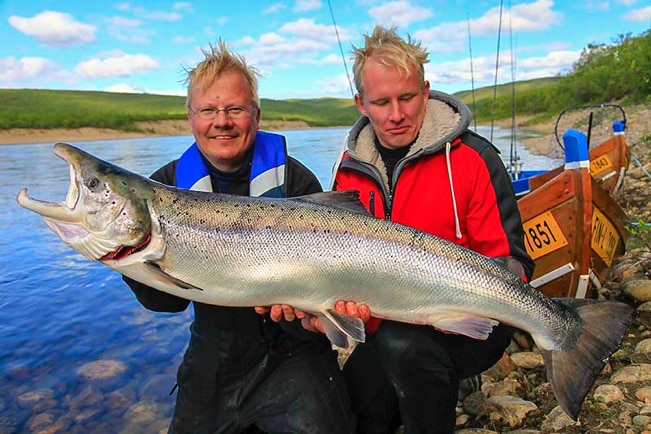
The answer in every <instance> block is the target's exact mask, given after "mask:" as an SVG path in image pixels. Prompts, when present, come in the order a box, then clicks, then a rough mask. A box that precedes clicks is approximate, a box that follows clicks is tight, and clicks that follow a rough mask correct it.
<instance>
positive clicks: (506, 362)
mask: <svg viewBox="0 0 651 434" xmlns="http://www.w3.org/2000/svg"><path fill="white" fill-rule="evenodd" d="M516 369H518V367H517V366H516V365H515V363H513V360H511V358H510V357H509V355H508V354H506V353H504V354H503V355H502V358H501V359H499V360H498V361H497V363H496V364H495V365H493V367H491V368H490V369H488V370H486V371H484V372H483V375H486V376H488V377H490V378H492V379H493V380H501V379H503V378H506V376H507V375H509V373H511V372H513V371H515V370H516Z"/></svg>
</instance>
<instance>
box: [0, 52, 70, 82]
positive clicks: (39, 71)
mask: <svg viewBox="0 0 651 434" xmlns="http://www.w3.org/2000/svg"><path fill="white" fill-rule="evenodd" d="M58 70H59V68H58V67H57V65H56V64H55V63H54V62H52V61H51V60H49V59H44V58H42V57H23V58H21V59H16V58H15V57H7V58H4V59H0V80H2V81H7V82H9V81H14V80H15V81H19V80H20V81H22V80H33V79H40V78H46V77H49V76H53V75H55V74H56V73H57V72H58Z"/></svg>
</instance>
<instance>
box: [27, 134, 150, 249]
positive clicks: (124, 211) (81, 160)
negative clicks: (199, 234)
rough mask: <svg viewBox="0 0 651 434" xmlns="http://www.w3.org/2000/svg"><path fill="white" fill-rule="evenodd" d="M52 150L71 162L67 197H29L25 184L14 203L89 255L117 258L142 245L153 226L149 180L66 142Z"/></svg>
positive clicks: (67, 242)
mask: <svg viewBox="0 0 651 434" xmlns="http://www.w3.org/2000/svg"><path fill="white" fill-rule="evenodd" d="M53 150H54V154H55V155H57V156H58V157H60V158H61V159H63V160H65V161H67V162H68V164H69V165H70V187H69V188H68V194H67V196H66V199H65V202H62V203H54V202H46V201H42V200H37V199H33V198H31V197H29V196H28V195H27V189H23V190H21V191H20V193H19V194H18V197H17V198H16V200H17V202H18V204H19V205H20V206H22V207H23V208H26V209H28V210H30V211H33V212H35V213H37V214H39V215H40V216H41V217H42V218H43V220H44V221H45V224H46V225H47V226H48V227H49V228H50V229H52V231H54V232H55V233H56V234H57V235H58V236H59V238H61V240H62V241H63V242H64V243H66V244H68V245H69V246H70V247H72V248H73V249H74V250H76V251H78V252H79V253H81V254H82V255H84V256H86V257H87V258H88V259H90V260H99V261H105V260H115V259H117V258H120V257H125V256H128V255H129V254H131V253H133V252H134V251H137V250H140V249H142V248H144V247H145V246H146V244H147V243H148V241H149V240H150V238H151V228H152V219H151V216H150V212H149V205H148V200H150V199H151V196H152V195H153V193H152V186H151V183H150V182H149V180H147V179H146V178H143V177H141V176H139V175H136V174H134V173H132V172H129V171H127V170H125V169H122V168H120V167H118V166H115V165H113V164H111V163H108V162H105V161H103V160H100V159H99V158H97V157H95V156H93V155H91V154H89V153H87V152H84V151H82V150H81V149H78V148H76V147H74V146H71V145H68V144H66V143H57V144H55V145H54V148H53Z"/></svg>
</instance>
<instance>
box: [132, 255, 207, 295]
mask: <svg viewBox="0 0 651 434" xmlns="http://www.w3.org/2000/svg"><path fill="white" fill-rule="evenodd" d="M143 264H144V265H145V266H146V267H147V270H149V272H151V273H152V274H153V275H154V276H155V278H157V279H161V280H163V282H164V283H165V284H166V285H167V286H176V287H178V288H181V289H196V290H198V291H203V289H201V288H197V287H196V286H194V285H191V284H189V283H187V282H184V281H183V280H181V279H177V278H176V277H174V276H170V275H169V274H167V273H166V272H164V271H163V270H162V269H161V268H160V266H159V265H158V264H156V263H155V262H144V263H143Z"/></svg>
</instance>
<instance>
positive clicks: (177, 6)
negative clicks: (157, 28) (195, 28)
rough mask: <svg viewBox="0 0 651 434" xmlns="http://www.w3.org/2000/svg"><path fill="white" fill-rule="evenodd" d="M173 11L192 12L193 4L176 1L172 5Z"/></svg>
mask: <svg viewBox="0 0 651 434" xmlns="http://www.w3.org/2000/svg"><path fill="white" fill-rule="evenodd" d="M172 9H174V10H175V11H186V12H194V6H192V3H190V2H176V3H174V4H173V5H172Z"/></svg>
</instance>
